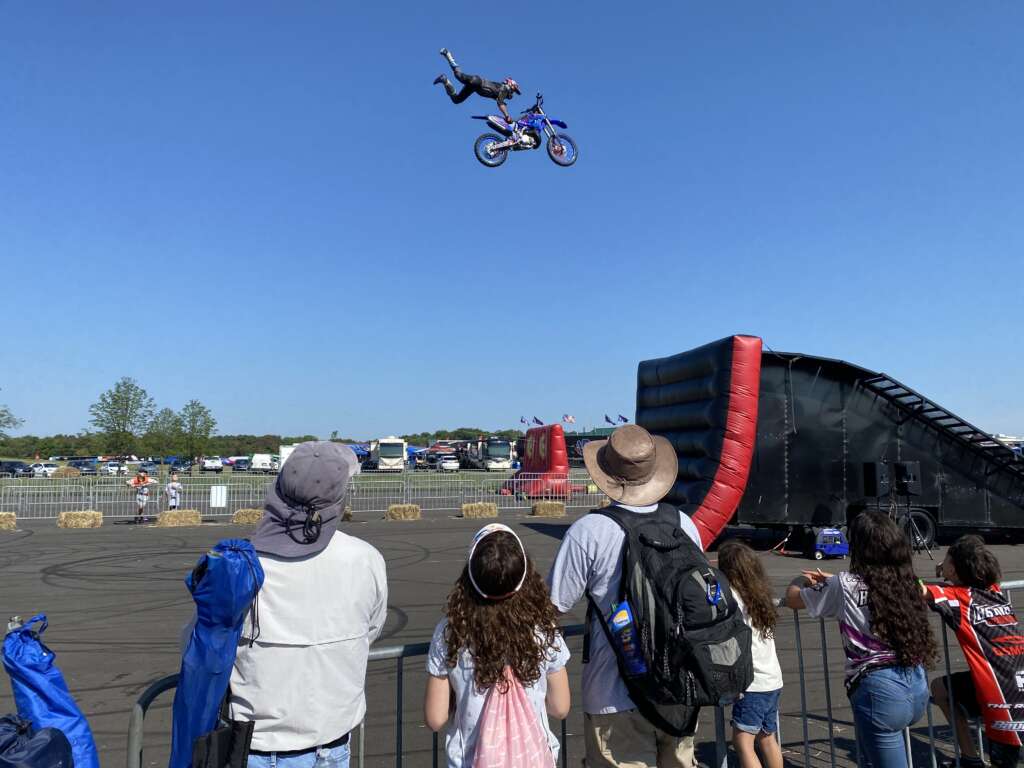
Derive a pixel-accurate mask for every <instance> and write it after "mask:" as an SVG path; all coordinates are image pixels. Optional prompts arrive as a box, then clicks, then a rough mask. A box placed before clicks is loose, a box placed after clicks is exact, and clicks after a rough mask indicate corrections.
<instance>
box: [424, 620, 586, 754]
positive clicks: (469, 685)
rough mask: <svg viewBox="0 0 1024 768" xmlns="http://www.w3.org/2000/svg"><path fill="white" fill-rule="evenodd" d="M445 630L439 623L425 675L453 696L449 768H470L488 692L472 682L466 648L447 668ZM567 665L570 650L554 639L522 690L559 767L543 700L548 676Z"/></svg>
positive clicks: (448, 738)
mask: <svg viewBox="0 0 1024 768" xmlns="http://www.w3.org/2000/svg"><path fill="white" fill-rule="evenodd" d="M446 626H448V620H447V619H441V621H440V622H439V623H438V625H437V627H436V628H435V629H434V637H433V639H432V640H431V641H430V652H429V653H428V655H427V672H428V673H430V674H431V675H433V676H434V677H446V678H448V684H449V685H451V687H452V690H453V691H454V692H455V714H454V716H453V717H452V718H451V719H450V720H449V721H448V729H447V733H446V734H445V752H446V753H447V755H448V768H463V766H469V765H470V764H471V760H472V758H473V753H474V752H475V751H476V740H477V736H478V735H479V728H478V725H479V723H480V715H481V714H482V713H483V708H484V702H485V701H486V700H487V691H483V692H481V691H478V690H477V688H476V685H475V683H474V682H473V657H472V656H470V655H469V651H467V650H466V649H465V648H463V649H462V651H461V652H460V653H459V658H458V662H457V663H456V665H455V667H454V668H451V667H449V666H448V663H447V659H446V657H447V654H448V646H447V645H446V644H445V642H444V629H445V627H446ZM568 661H569V649H568V648H566V647H565V641H564V640H563V639H562V635H561V634H558V635H557V636H556V645H555V647H554V648H553V649H551V653H550V655H549V657H548V659H547V663H546V664H545V666H544V669H542V670H541V673H540V678H539V679H538V680H537V682H535V683H534V684H533V685H530V686H523V690H524V691H526V698H527V699H529V701H530V704H531V705H532V706H533V709H534V711H535V712H536V713H537V717H538V718H539V719H540V722H541V725H542V726H543V727H544V730H545V731H546V732H547V734H548V744H550V745H551V754H552V755H553V756H554V758H555V763H556V764H557V763H558V739H557V738H556V737H555V734H553V733H552V732H551V726H550V725H549V724H548V712H547V705H546V704H545V701H544V699H545V697H546V696H547V693H548V675H550V674H552V673H554V672H557V671H558V670H560V669H562V668H563V667H564V666H565V665H566V662H568Z"/></svg>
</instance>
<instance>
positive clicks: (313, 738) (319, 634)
mask: <svg viewBox="0 0 1024 768" xmlns="http://www.w3.org/2000/svg"><path fill="white" fill-rule="evenodd" d="M259 559H260V565H262V566H263V573H264V575H265V578H264V581H263V587H262V589H260V593H259V596H258V601H259V603H258V605H259V637H258V638H257V639H256V641H255V643H254V644H253V646H252V647H251V648H250V647H249V639H250V638H251V637H252V636H253V626H252V612H251V611H250V613H249V615H248V616H247V617H246V621H245V626H244V627H243V629H242V640H241V641H240V642H239V644H238V652H237V655H236V656H235V666H234V669H233V670H232V673H231V718H232V719H234V720H244V721H249V720H253V721H255V722H256V728H255V730H254V733H253V737H252V748H253V749H258V750H261V751H264V752H280V751H286V750H296V749H310V748H311V747H317V746H321V745H323V744H327V743H329V742H332V741H334V740H335V739H337V738H339V737H340V736H344V735H345V734H346V733H348V732H349V731H351V730H352V729H353V728H355V727H356V726H357V725H358V724H359V723H360V722H361V721H362V719H363V715H364V714H365V713H366V697H365V695H364V688H365V684H366V662H367V656H368V654H369V651H370V643H372V642H373V641H374V640H376V639H377V637H378V636H379V635H380V633H381V630H382V629H383V628H384V620H385V618H386V617H387V604H388V586H387V575H386V572H385V568H384V558H383V557H381V554H380V552H378V551H377V550H376V549H374V548H373V547H372V546H370V545H369V544H368V543H366V542H365V541H363V540H362V539H357V538H355V537H354V536H348V535H346V534H344V533H341V532H340V531H338V532H336V533H335V534H334V535H333V536H332V537H331V541H330V543H329V544H328V545H327V546H326V547H325V548H324V549H323V550H322V551H321V552H319V553H318V554H315V555H311V556H309V557H301V558H287V557H276V556H274V555H266V554H262V553H261V554H260V555H259Z"/></svg>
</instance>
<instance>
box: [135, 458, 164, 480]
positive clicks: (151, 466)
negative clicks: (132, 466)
mask: <svg viewBox="0 0 1024 768" xmlns="http://www.w3.org/2000/svg"><path fill="white" fill-rule="evenodd" d="M137 471H139V472H146V473H147V474H150V475H153V476H154V477H155V476H157V475H159V474H160V465H159V464H157V463H156V462H155V461H144V462H142V463H141V464H139V468H138V470H137Z"/></svg>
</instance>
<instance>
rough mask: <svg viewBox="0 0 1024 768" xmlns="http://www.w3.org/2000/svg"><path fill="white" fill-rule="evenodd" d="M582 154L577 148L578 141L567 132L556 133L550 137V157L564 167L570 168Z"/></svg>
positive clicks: (556, 163)
mask: <svg viewBox="0 0 1024 768" xmlns="http://www.w3.org/2000/svg"><path fill="white" fill-rule="evenodd" d="M579 156H580V152H579V150H578V149H576V142H575V141H573V140H572V137H571V136H569V135H568V134H566V133H556V134H555V135H554V136H549V137H548V157H550V158H551V160H552V161H553V162H554V163H555V165H560V166H562V167H563V168H568V167H569V166H570V165H572V164H573V163H575V162H576V161H577V160H578V159H579Z"/></svg>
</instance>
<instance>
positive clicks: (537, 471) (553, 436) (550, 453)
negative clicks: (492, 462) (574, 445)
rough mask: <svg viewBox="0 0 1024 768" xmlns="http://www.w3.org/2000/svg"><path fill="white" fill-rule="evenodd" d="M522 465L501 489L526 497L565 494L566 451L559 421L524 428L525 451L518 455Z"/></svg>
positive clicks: (567, 486)
mask: <svg viewBox="0 0 1024 768" xmlns="http://www.w3.org/2000/svg"><path fill="white" fill-rule="evenodd" d="M519 460H520V463H521V468H520V470H519V471H518V472H516V474H515V475H514V476H513V477H512V479H511V480H509V481H508V482H506V483H505V484H504V485H503V486H502V488H501V493H503V494H506V495H511V494H517V495H521V496H526V497H529V498H552V497H555V498H567V497H568V496H569V495H570V494H571V493H572V492H573V490H574V489H573V488H572V486H571V485H570V484H569V452H568V451H567V450H566V447H565V432H563V431H562V425H561V424H548V425H547V426H543V427H533V428H532V429H528V430H527V431H526V452H525V454H524V455H523V456H520V457H519Z"/></svg>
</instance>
